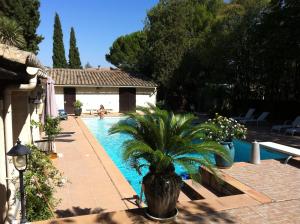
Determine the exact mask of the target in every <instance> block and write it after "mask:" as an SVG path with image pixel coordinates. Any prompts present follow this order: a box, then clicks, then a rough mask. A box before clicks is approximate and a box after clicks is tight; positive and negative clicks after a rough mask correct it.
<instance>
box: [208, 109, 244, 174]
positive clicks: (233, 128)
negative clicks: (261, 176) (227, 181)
mask: <svg viewBox="0 0 300 224" xmlns="http://www.w3.org/2000/svg"><path fill="white" fill-rule="evenodd" d="M206 124H208V125H215V126H217V127H218V129H214V130H212V129H210V130H207V131H206V139H207V140H213V141H217V142H219V143H220V144H221V145H223V147H224V148H225V150H226V151H227V153H228V154H229V155H230V160H227V161H226V160H224V159H223V158H222V157H220V156H219V155H217V154H215V160H216V165H217V166H218V167H219V168H229V167H231V166H232V164H233V161H234V155H235V148H234V145H233V140H234V139H245V138H246V133H247V128H246V127H245V126H244V125H242V124H239V123H238V122H237V121H236V120H234V119H233V118H227V117H223V116H220V115H219V114H216V115H215V118H213V119H209V120H208V121H207V122H206Z"/></svg>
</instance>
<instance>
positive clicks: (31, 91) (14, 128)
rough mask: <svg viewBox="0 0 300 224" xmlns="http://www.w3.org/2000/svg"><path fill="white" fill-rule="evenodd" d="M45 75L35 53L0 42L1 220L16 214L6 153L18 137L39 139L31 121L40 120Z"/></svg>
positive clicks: (13, 172)
mask: <svg viewBox="0 0 300 224" xmlns="http://www.w3.org/2000/svg"><path fill="white" fill-rule="evenodd" d="M46 78H47V76H46V72H45V69H44V67H43V66H42V65H41V63H40V62H39V61H38V59H37V58H36V56H35V55H34V54H32V53H30V52H26V51H21V50H18V49H17V48H14V47H11V46H8V45H4V44H0V223H8V222H10V221H11V220H13V219H15V218H16V215H17V214H18V212H17V206H15V204H13V203H12V198H13V197H14V196H15V185H14V184H13V183H12V177H16V176H17V175H18V172H16V170H15V168H14V165H13V164H12V161H11V159H10V158H9V157H7V155H6V153H7V152H8V151H9V150H10V149H11V148H12V147H13V146H14V144H15V143H16V141H17V139H20V140H21V142H22V144H29V143H31V142H32V140H34V139H38V138H39V136H40V135H39V129H38V128H37V127H31V125H30V123H31V120H35V121H39V120H40V116H41V114H42V110H43V104H42V97H43V95H44V89H45V85H44V83H45V80H46ZM16 204H18V203H16ZM9 220H10V221H9Z"/></svg>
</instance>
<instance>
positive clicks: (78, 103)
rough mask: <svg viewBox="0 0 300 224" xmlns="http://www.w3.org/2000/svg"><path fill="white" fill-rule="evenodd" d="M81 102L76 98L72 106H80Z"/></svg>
mask: <svg viewBox="0 0 300 224" xmlns="http://www.w3.org/2000/svg"><path fill="white" fill-rule="evenodd" d="M82 105H83V104H82V103H81V101H79V100H76V101H75V102H74V103H73V106H74V107H75V108H81V107H82Z"/></svg>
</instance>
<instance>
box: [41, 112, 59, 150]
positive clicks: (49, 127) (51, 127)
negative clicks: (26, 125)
mask: <svg viewBox="0 0 300 224" xmlns="http://www.w3.org/2000/svg"><path fill="white" fill-rule="evenodd" d="M59 123H60V119H59V117H56V118H52V117H47V118H46V122H45V125H44V131H45V134H46V135H47V139H48V143H49V148H48V151H49V152H50V153H52V152H53V148H54V147H53V146H54V145H53V144H54V140H55V137H56V136H57V135H58V134H59V133H60V131H61V128H60V127H59Z"/></svg>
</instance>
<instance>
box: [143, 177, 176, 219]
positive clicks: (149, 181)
mask: <svg viewBox="0 0 300 224" xmlns="http://www.w3.org/2000/svg"><path fill="white" fill-rule="evenodd" d="M181 185H182V179H181V177H180V176H179V175H177V174H176V173H175V172H174V171H173V172H170V173H165V174H159V173H154V172H151V171H150V172H149V173H148V174H147V175H146V176H144V178H143V187H144V193H145V198H146V203H147V206H148V208H147V213H148V214H149V215H150V216H152V217H155V218H170V217H173V216H175V215H176V214H177V209H176V203H177V200H178V197H179V193H180V189H181Z"/></svg>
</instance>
